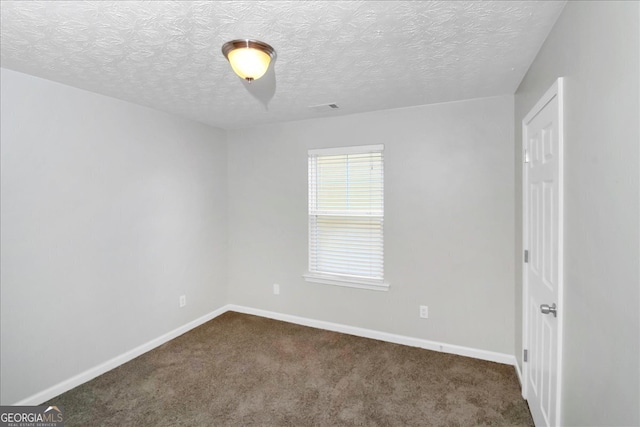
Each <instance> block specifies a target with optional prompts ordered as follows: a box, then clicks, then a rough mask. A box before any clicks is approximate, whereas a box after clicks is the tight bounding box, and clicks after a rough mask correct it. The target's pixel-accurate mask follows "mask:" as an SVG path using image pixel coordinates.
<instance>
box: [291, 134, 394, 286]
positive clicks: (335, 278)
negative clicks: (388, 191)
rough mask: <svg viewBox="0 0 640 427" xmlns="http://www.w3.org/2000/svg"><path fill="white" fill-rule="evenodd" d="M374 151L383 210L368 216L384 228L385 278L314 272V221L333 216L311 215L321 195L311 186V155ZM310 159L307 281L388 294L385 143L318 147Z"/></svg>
mask: <svg viewBox="0 0 640 427" xmlns="http://www.w3.org/2000/svg"><path fill="white" fill-rule="evenodd" d="M374 152H379V153H380V154H381V160H380V161H381V167H382V170H381V179H382V200H381V207H382V215H371V214H370V215H367V217H371V218H373V217H379V218H380V228H381V232H380V233H381V234H380V237H381V239H382V243H381V248H380V249H381V255H382V261H381V268H382V275H383V277H382V278H381V279H378V278H367V277H362V276H351V275H347V274H338V273H329V272H322V271H311V266H312V261H311V257H312V251H313V248H312V236H311V233H312V218H313V217H315V218H316V221H317V218H320V217H329V216H331V215H329V214H318V213H315V214H312V212H311V204H312V198H314V203H315V202H317V199H315V197H316V195H317V192H318V182H315V184H316V185H315V187H314V186H312V177H311V159H312V156H316V157H318V156H339V155H349V154H367V153H374ZM307 159H308V174H309V175H308V176H309V181H308V206H307V216H308V218H307V224H308V246H307V251H308V256H309V261H308V265H307V272H306V273H305V274H304V275H303V277H304V279H305V280H306V281H307V282H311V283H320V284H325V285H335V286H346V287H351V288H358V289H369V290H377V291H388V290H389V283H388V282H386V281H385V278H384V144H376V145H359V146H349V147H335V148H319V149H310V150H309V151H308V155H307ZM341 216H343V217H354V218H355V217H357V216H361V215H353V214H351V215H349V214H344V213H343V214H341Z"/></svg>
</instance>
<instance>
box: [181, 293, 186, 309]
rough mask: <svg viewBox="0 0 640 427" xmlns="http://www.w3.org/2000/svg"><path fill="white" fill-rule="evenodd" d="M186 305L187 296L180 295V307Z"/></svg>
mask: <svg viewBox="0 0 640 427" xmlns="http://www.w3.org/2000/svg"><path fill="white" fill-rule="evenodd" d="M185 305H187V296H186V295H180V308H182V307H184V306H185Z"/></svg>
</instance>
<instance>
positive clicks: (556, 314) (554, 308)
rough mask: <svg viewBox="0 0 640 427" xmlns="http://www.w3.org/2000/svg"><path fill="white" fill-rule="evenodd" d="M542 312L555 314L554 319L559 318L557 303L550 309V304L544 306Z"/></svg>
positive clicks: (541, 307) (541, 308)
mask: <svg viewBox="0 0 640 427" xmlns="http://www.w3.org/2000/svg"><path fill="white" fill-rule="evenodd" d="M540 311H541V312H542V314H549V313H553V317H558V307H556V303H553V304H551V307H549V304H542V305H541V306H540Z"/></svg>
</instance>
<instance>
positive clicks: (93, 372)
mask: <svg viewBox="0 0 640 427" xmlns="http://www.w3.org/2000/svg"><path fill="white" fill-rule="evenodd" d="M227 311H228V309H227V308H226V306H223V307H220V308H219V309H217V310H214V311H212V312H211V313H208V314H205V315H204V316H202V317H199V318H198V319H196V320H193V321H191V322H189V323H187V324H185V325H183V326H180V327H179V328H176V329H174V330H173V331H170V332H167V333H166V334H164V335H162V336H160V337H158V338H155V339H153V340H151V341H149V342H147V343H145V344H142V345H140V346H138V347H136V348H134V349H133V350H129V351H127V352H126V353H123V354H121V355H120V356H116V357H114V358H113V359H110V360H107V361H106V362H104V363H102V364H100V365H98V366H95V367H93V368H91V369H88V370H86V371H84V372H81V373H80V374H78V375H76V376H74V377H71V378H69V379H67V380H64V381H62V382H60V383H58V384H56V385H54V386H52V387H49V388H48V389H46V390H43V391H41V392H39V393H36V394H34V395H32V396H29V397H27V398H26V399H22V400H21V401H19V402H16V403H14V405H16V406H31V405H40V404H42V402H46V401H47V400H49V399H52V398H54V397H56V396H58V395H60V394H62V393H64V392H65V391H69V390H71V389H72V388H74V387H77V386H79V385H80V384H84V383H86V382H87V381H90V380H92V379H94V378H95V377H97V376H99V375H102V374H104V373H105V372H108V371H110V370H112V369H115V368H117V367H118V366H120V365H122V364H124V363H127V362H128V361H130V360H132V359H135V358H136V357H138V356H140V355H142V354H144V353H146V352H148V351H150V350H153V349H154V348H156V347H159V346H161V345H162V344H164V343H166V342H168V341H171V340H172V339H174V338H176V337H179V336H180V335H182V334H184V333H185V332H188V331H190V330H191V329H193V328H195V327H198V326H200V325H202V324H203V323H206V322H208V321H209V320H211V319H214V318H216V317H218V316H220V315H221V314H222V313H225V312H227Z"/></svg>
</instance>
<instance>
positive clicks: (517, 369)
mask: <svg viewBox="0 0 640 427" xmlns="http://www.w3.org/2000/svg"><path fill="white" fill-rule="evenodd" d="M513 366H514V367H515V368H516V374H517V375H518V381H520V388H521V389H522V387H523V382H522V369H520V365H519V364H518V360H517V359H516V358H515V357H514V364H513Z"/></svg>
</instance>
